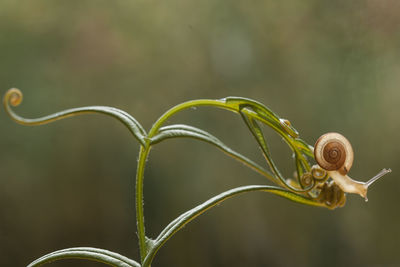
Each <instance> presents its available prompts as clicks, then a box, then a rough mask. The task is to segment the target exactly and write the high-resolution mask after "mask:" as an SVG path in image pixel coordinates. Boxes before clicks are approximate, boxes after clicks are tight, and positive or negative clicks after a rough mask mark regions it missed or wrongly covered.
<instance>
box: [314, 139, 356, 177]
mask: <svg viewBox="0 0 400 267" xmlns="http://www.w3.org/2000/svg"><path fill="white" fill-rule="evenodd" d="M314 156H315V160H316V161H317V163H318V165H319V166H321V168H323V169H324V170H327V171H338V172H339V173H340V174H343V175H345V174H347V173H348V172H349V170H350V168H351V166H352V165H353V159H354V153H353V148H352V147H351V144H350V142H349V140H347V139H346V137H344V136H343V135H341V134H339V133H327V134H324V135H322V136H321V137H320V138H318V140H317V142H316V143H315V146H314Z"/></svg>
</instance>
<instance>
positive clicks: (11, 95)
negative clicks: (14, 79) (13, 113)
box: [4, 88, 23, 107]
mask: <svg viewBox="0 0 400 267" xmlns="http://www.w3.org/2000/svg"><path fill="white" fill-rule="evenodd" d="M4 98H5V99H4V101H5V102H6V103H10V104H11V106H13V107H16V106H18V105H19V104H21V102H22V99H23V95H22V92H21V91H20V90H19V89H17V88H11V89H10V90H8V91H7V93H6V95H5V97H4Z"/></svg>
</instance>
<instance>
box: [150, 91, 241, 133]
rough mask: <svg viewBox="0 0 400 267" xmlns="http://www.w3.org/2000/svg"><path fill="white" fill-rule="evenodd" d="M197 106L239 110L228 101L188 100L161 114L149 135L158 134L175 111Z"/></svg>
mask: <svg viewBox="0 0 400 267" xmlns="http://www.w3.org/2000/svg"><path fill="white" fill-rule="evenodd" d="M196 106H215V107H219V108H222V109H227V110H230V111H233V112H238V110H237V109H235V108H234V107H231V106H229V105H227V104H226V103H224V102H223V101H221V100H213V99H198V100H192V101H187V102H184V103H182V104H178V105H176V106H174V107H172V108H171V109H169V110H168V111H167V112H165V113H164V114H163V115H161V117H160V118H159V119H158V120H157V121H156V122H155V123H154V125H153V127H152V128H151V130H150V131H149V135H148V137H149V138H152V137H153V136H154V135H155V134H157V131H158V129H160V127H161V126H162V125H163V123H164V122H165V121H166V120H168V119H169V118H170V117H171V116H172V115H174V114H175V113H177V112H179V111H181V110H184V109H188V108H191V107H196Z"/></svg>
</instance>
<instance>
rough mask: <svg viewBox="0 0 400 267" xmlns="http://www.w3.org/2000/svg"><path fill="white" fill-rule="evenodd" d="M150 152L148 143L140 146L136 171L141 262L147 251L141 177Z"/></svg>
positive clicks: (137, 221)
mask: <svg viewBox="0 0 400 267" xmlns="http://www.w3.org/2000/svg"><path fill="white" fill-rule="evenodd" d="M149 152H150V145H148V144H146V146H145V147H144V146H140V152H139V161H138V166H137V172H136V224H137V234H138V238H139V249H140V258H141V262H143V260H144V258H145V257H146V253H147V246H146V232H145V227H144V211H143V178H144V169H145V165H146V160H147V157H148V155H149Z"/></svg>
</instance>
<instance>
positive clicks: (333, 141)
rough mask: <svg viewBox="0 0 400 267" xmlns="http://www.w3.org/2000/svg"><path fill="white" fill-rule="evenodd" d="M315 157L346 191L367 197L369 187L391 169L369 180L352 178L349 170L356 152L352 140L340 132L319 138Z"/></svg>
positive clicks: (315, 148)
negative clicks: (362, 180) (361, 180)
mask: <svg viewBox="0 0 400 267" xmlns="http://www.w3.org/2000/svg"><path fill="white" fill-rule="evenodd" d="M314 157H315V160H316V161H317V163H318V165H319V166H320V167H321V168H322V169H324V170H326V172H327V173H328V175H329V176H330V177H331V178H332V180H333V181H334V182H335V183H336V184H337V185H338V186H339V187H340V189H342V190H343V191H344V192H346V193H355V194H359V195H360V196H362V197H363V198H364V199H365V201H368V199H367V191H368V187H369V186H370V185H371V184H372V183H373V182H375V181H376V180H378V179H379V178H380V177H382V176H383V175H385V174H386V173H389V172H391V170H390V169H383V170H382V171H381V172H379V173H378V174H377V175H376V176H374V177H373V178H372V179H370V180H369V181H368V182H360V181H356V180H353V179H351V178H350V177H349V176H348V175H347V173H348V172H349V170H350V168H351V166H352V164H353V160H354V153H353V148H352V146H351V144H350V142H349V141H348V140H347V139H346V138H345V137H344V136H343V135H341V134H339V133H327V134H324V135H322V136H321V137H320V138H318V140H317V142H316V143H315V146H314Z"/></svg>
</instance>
